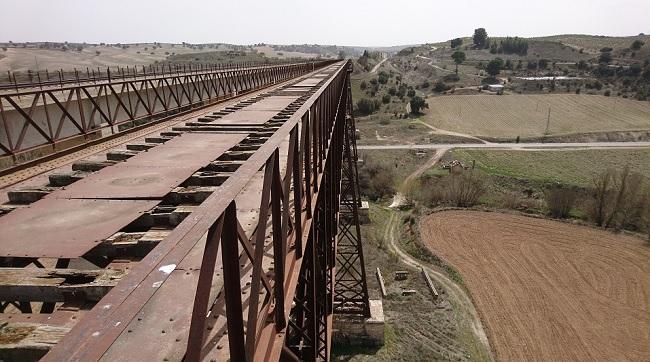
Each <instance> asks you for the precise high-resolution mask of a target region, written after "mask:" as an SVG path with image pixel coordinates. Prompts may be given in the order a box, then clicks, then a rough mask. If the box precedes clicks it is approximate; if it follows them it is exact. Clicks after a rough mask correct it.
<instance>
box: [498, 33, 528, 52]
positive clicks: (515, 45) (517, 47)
mask: <svg viewBox="0 0 650 362" xmlns="http://www.w3.org/2000/svg"><path fill="white" fill-rule="evenodd" d="M499 49H501V52H503V53H506V54H513V53H514V54H519V55H526V54H528V40H526V39H524V38H519V37H514V38H512V37H506V38H505V39H504V40H503V41H501V45H500V47H499Z"/></svg>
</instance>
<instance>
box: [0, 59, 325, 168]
mask: <svg viewBox="0 0 650 362" xmlns="http://www.w3.org/2000/svg"><path fill="white" fill-rule="evenodd" d="M330 63H332V61H306V62H297V63H292V64H281V65H270V66H252V67H244V68H237V69H226V70H210V71H202V72H195V73H183V74H171V75H169V74H168V75H164V76H154V77H148V78H135V79H125V80H119V81H112V82H100V83H81V84H74V85H67V86H63V87H44V88H42V89H40V88H32V89H23V90H20V91H19V92H17V93H0V157H2V156H11V157H13V158H14V159H15V160H17V161H20V160H21V159H20V157H21V154H25V153H28V152H31V153H36V154H47V153H51V152H52V151H58V150H61V149H64V148H68V147H70V146H71V145H75V144H81V143H84V142H86V141H88V140H93V139H97V138H101V137H104V136H107V135H111V134H115V133H117V132H120V131H121V130H123V129H125V128H130V127H132V126H135V125H139V124H142V123H146V122H149V121H151V120H155V119H159V118H163V117H166V116H170V115H173V114H176V113H179V112H183V111H187V110H190V109H193V108H196V107H200V106H205V105H209V104H212V103H215V102H217V101H221V100H223V99H226V98H229V97H233V96H236V95H238V94H241V93H246V92H250V91H253V90H256V89H259V88H262V87H265V86H268V85H271V84H274V83H276V82H280V81H283V80H286V79H290V78H293V77H296V76H298V75H302V74H305V73H307V72H309V71H312V70H314V69H316V68H319V67H321V66H324V65H326V64H330Z"/></svg>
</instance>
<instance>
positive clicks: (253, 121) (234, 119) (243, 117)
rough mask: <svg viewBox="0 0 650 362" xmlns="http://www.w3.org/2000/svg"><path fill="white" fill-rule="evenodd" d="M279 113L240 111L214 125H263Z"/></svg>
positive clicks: (228, 115)
mask: <svg viewBox="0 0 650 362" xmlns="http://www.w3.org/2000/svg"><path fill="white" fill-rule="evenodd" d="M278 113H279V111H254V110H253V111H248V110H246V108H245V109H242V110H239V111H237V112H233V113H230V114H227V115H225V116H223V118H219V119H217V120H215V121H214V122H213V124H228V125H231V124H242V125H247V126H248V125H259V126H261V125H263V124H264V123H266V122H268V121H269V120H270V119H271V118H273V116H275V115H277V114H278Z"/></svg>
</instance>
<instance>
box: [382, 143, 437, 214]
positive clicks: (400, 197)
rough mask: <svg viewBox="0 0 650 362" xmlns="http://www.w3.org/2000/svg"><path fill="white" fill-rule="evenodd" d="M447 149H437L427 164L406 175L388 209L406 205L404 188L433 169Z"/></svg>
mask: <svg viewBox="0 0 650 362" xmlns="http://www.w3.org/2000/svg"><path fill="white" fill-rule="evenodd" d="M447 150H448V149H447V148H439V149H437V150H436V151H435V152H434V153H433V155H432V156H431V157H430V158H429V159H428V160H427V162H425V163H423V164H422V165H420V167H418V168H417V169H416V170H415V171H413V172H412V173H411V174H410V175H408V176H407V177H406V178H405V179H404V181H402V184H401V185H400V186H399V188H398V190H397V193H395V196H393V202H392V203H391V204H390V206H389V207H390V208H397V207H400V206H402V205H404V204H405V203H406V196H405V195H404V193H405V192H406V187H407V186H408V184H409V183H410V182H411V181H413V180H415V179H416V178H417V177H418V176H420V175H421V174H422V173H423V172H424V171H426V170H428V169H430V168H431V167H433V166H434V165H435V164H436V163H438V161H440V159H441V158H442V156H443V155H444V154H445V152H447Z"/></svg>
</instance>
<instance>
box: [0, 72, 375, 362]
mask: <svg viewBox="0 0 650 362" xmlns="http://www.w3.org/2000/svg"><path fill="white" fill-rule="evenodd" d="M351 67H352V65H351V63H350V62H349V61H310V62H302V63H293V64H282V65H269V66H252V67H245V68H241V69H230V70H227V69H226V70H224V69H210V70H207V71H205V72H202V73H191V74H163V75H160V76H156V77H151V78H149V79H146V80H145V79H132V80H129V79H123V80H118V81H112V80H110V79H108V80H101V81H99V82H88V83H79V84H68V85H64V86H59V87H54V88H50V87H48V86H47V85H46V86H45V87H43V88H42V89H41V88H40V87H39V88H34V87H31V88H30V87H26V88H24V89H19V90H18V92H15V91H14V92H6V93H0V105H2V108H0V114H1V115H2V119H1V121H2V123H0V149H2V151H3V152H4V153H5V156H6V157H9V158H11V161H12V162H11V165H10V167H9V168H6V169H4V170H3V171H0V187H2V188H1V189H0V202H1V203H2V205H1V207H0V301H1V302H0V311H1V313H0V360H38V359H42V360H44V361H63V360H77V361H92V360H109V361H114V360H124V361H133V360H151V361H178V360H185V361H199V360H205V361H224V360H232V361H252V360H272V361H275V360H280V359H282V360H329V355H330V351H331V345H332V342H331V337H332V323H333V315H334V314H352V315H358V316H369V313H370V311H369V301H368V290H367V284H366V275H365V268H364V262H363V251H362V244H361V235H360V228H359V207H360V197H359V189H358V180H357V166H356V162H357V149H356V141H355V123H354V118H353V116H352V99H351V91H350V73H351V71H352V69H351ZM121 125H122V126H123V125H128V126H129V127H128V128H125V127H120V126H121ZM106 130H108V132H107V131H106ZM36 151H38V152H36ZM28 156H29V157H28ZM38 156H42V157H38ZM34 157H36V158H34ZM28 159H29V160H28Z"/></svg>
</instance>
